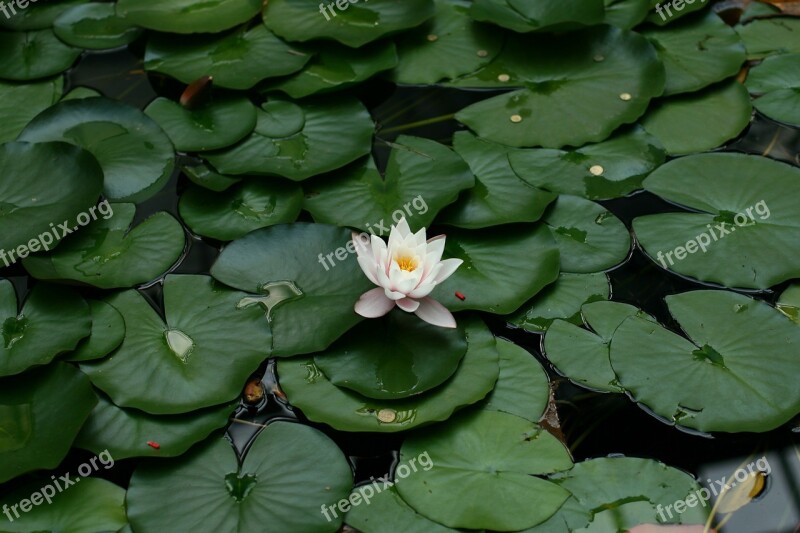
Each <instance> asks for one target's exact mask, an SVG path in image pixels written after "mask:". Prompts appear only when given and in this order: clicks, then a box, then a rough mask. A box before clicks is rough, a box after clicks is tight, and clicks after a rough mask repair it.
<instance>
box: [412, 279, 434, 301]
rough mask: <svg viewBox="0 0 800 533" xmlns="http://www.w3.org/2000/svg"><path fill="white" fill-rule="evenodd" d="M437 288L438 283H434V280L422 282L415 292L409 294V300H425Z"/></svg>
mask: <svg viewBox="0 0 800 533" xmlns="http://www.w3.org/2000/svg"><path fill="white" fill-rule="evenodd" d="M435 288H436V283H435V282H434V281H433V278H428V279H424V280H422V281H421V282H420V283H419V285H417V286H416V287H415V288H414V290H413V291H411V292H409V293H408V297H409V298H424V297H426V296H427V295H429V294H430V293H431V292H432V291H433V289H435Z"/></svg>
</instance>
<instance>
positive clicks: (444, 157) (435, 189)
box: [303, 135, 475, 235]
mask: <svg viewBox="0 0 800 533" xmlns="http://www.w3.org/2000/svg"><path fill="white" fill-rule="evenodd" d="M393 147H394V149H393V150H392V153H391V155H390V156H389V163H388V165H387V167H386V173H385V175H384V176H382V175H381V173H380V172H379V171H378V168H377V165H376V163H375V162H374V161H373V160H372V159H371V158H370V159H368V160H366V161H364V163H363V164H361V165H357V166H352V167H349V168H347V169H345V170H343V171H342V172H341V173H340V174H339V175H337V176H333V177H331V176H324V177H322V178H320V179H318V180H314V181H312V182H309V183H308V185H307V187H305V193H306V200H305V203H304V205H303V207H304V208H305V209H306V211H308V212H310V213H311V215H312V216H313V217H314V220H315V221H316V222H321V223H326V224H337V225H341V226H351V227H354V228H359V229H362V230H364V231H367V230H370V226H375V227H374V228H372V229H371V230H370V231H371V232H372V233H373V234H375V235H387V234H388V233H389V230H390V228H391V226H392V224H393V223H395V224H396V223H397V222H399V221H400V219H401V218H403V217H406V218H407V221H408V225H409V226H410V227H411V230H412V231H417V230H419V229H420V228H424V227H427V226H430V225H431V223H432V222H433V219H434V218H435V217H436V214H437V213H438V212H439V211H440V210H441V209H442V208H443V207H444V206H446V205H448V204H450V203H453V202H454V201H455V200H456V198H458V194H459V192H461V191H462V190H464V189H469V188H470V187H472V186H473V185H474V183H475V180H474V178H473V176H472V172H470V169H469V167H468V166H467V164H466V163H464V160H463V159H461V157H459V156H458V154H456V153H454V152H453V151H452V150H450V149H449V148H447V147H446V146H444V145H441V144H439V143H437V142H435V141H431V140H429V139H423V138H421V137H410V136H406V135H401V136H400V137H399V138H398V139H397V141H396V142H395V143H394V144H393ZM435 176H446V177H447V179H432V178H433V177H435ZM398 214H399V215H400V216H399V217H398V216H397V215H398Z"/></svg>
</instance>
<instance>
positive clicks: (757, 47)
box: [734, 17, 800, 59]
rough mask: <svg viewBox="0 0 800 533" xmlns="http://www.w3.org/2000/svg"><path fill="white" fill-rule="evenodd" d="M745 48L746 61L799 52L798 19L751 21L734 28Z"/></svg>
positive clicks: (781, 18) (779, 18)
mask: <svg viewBox="0 0 800 533" xmlns="http://www.w3.org/2000/svg"><path fill="white" fill-rule="evenodd" d="M734 29H735V30H736V32H737V33H738V34H739V37H741V38H742V40H743V41H744V46H745V48H747V59H762V58H764V57H767V56H770V55H774V54H789V53H796V52H800V39H798V35H800V19H798V18H792V17H778V18H769V19H764V20H753V21H752V22H750V23H748V24H743V25H739V26H736V27H735V28H734Z"/></svg>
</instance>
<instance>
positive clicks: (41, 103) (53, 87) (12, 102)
mask: <svg viewBox="0 0 800 533" xmlns="http://www.w3.org/2000/svg"><path fill="white" fill-rule="evenodd" d="M63 90H64V78H63V77H62V76H59V77H57V78H53V79H51V80H43V81H39V82H35V83H0V113H2V115H3V126H2V129H0V143H5V142H8V141H13V140H14V139H16V138H17V135H19V133H20V132H21V131H22V130H23V129H24V128H25V126H27V125H28V122H30V121H31V120H33V118H34V117H35V116H36V115H38V114H39V113H41V112H42V111H44V110H45V109H47V108H48V107H50V106H51V105H53V104H55V103H56V102H58V101H59V99H61V93H62V92H63Z"/></svg>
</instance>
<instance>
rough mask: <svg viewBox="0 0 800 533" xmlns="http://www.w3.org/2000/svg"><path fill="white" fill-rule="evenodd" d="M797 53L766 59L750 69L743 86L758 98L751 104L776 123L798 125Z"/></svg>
mask: <svg viewBox="0 0 800 533" xmlns="http://www.w3.org/2000/svg"><path fill="white" fill-rule="evenodd" d="M799 65H800V53H797V54H783V55H779V56H774V57H768V58H767V59H765V60H764V61H763V62H762V63H761V64H760V65H757V66H755V67H753V68H752V69H750V73H749V74H748V75H747V81H746V82H745V85H746V86H747V89H748V90H749V91H750V93H751V94H758V95H761V96H759V97H758V98H757V99H756V101H755V102H754V103H753V105H754V106H755V108H756V109H758V110H759V111H760V112H761V113H763V114H764V115H766V116H768V117H769V118H771V119H773V120H777V121H778V122H784V123H787V124H792V125H796V126H800V112H798V108H800V68H798V66H799Z"/></svg>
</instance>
